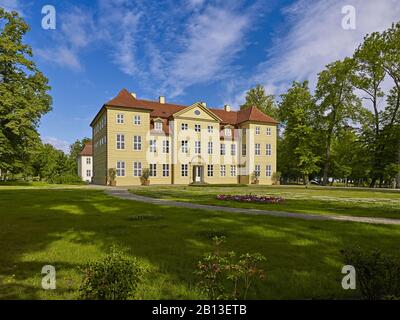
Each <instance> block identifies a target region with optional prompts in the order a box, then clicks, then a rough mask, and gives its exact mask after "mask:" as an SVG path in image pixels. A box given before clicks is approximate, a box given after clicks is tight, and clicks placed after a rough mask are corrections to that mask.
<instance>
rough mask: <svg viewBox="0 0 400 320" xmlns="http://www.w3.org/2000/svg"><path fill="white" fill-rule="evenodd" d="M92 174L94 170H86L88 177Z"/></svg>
mask: <svg viewBox="0 0 400 320" xmlns="http://www.w3.org/2000/svg"><path fill="white" fill-rule="evenodd" d="M91 176H92V170H90V169H87V170H86V177H91Z"/></svg>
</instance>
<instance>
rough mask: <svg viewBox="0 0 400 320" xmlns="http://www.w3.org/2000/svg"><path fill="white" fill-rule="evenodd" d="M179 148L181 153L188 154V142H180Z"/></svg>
mask: <svg viewBox="0 0 400 320" xmlns="http://www.w3.org/2000/svg"><path fill="white" fill-rule="evenodd" d="M181 148H182V153H188V151H189V150H188V142H187V140H182V141H181Z"/></svg>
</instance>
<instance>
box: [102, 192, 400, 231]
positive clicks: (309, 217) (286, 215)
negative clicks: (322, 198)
mask: <svg viewBox="0 0 400 320" xmlns="http://www.w3.org/2000/svg"><path fill="white" fill-rule="evenodd" d="M105 192H106V193H107V194H109V195H111V196H114V197H117V198H121V199H127V200H133V201H139V202H146V203H151V204H155V205H161V206H171V207H181V208H189V209H200V210H212V211H224V212H231V213H232V212H233V213H244V214H253V215H268V216H274V217H284V218H296V219H304V220H331V221H352V222H363V223H371V224H391V225H400V219H389V218H369V217H353V216H342V215H319V214H304V213H293V212H285V211H267V210H260V209H247V208H233V207H223V206H212V205H205V204H197V203H190V202H180V201H173V200H166V199H156V198H150V197H144V196H139V195H136V194H133V193H130V192H129V191H128V190H126V189H122V188H121V189H117V188H112V189H111V188H110V189H106V190H105Z"/></svg>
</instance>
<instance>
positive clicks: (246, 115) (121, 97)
mask: <svg viewBox="0 0 400 320" xmlns="http://www.w3.org/2000/svg"><path fill="white" fill-rule="evenodd" d="M105 106H114V107H125V108H138V109H147V110H150V111H151V113H150V116H151V117H160V118H164V119H168V118H169V117H171V116H172V115H173V114H174V113H176V112H178V111H181V110H182V109H185V108H187V107H188V106H183V105H178V104H171V103H159V102H157V101H149V100H142V99H136V98H134V97H133V96H132V95H131V94H130V93H129V92H128V90H126V89H123V90H121V91H120V93H119V94H118V95H117V96H116V97H115V98H114V99H112V100H110V101H108V102H107V103H106V104H105ZM209 110H210V111H211V112H212V113H214V114H215V115H216V116H218V117H219V118H221V119H222V122H223V124H231V125H237V124H240V123H242V122H245V121H256V122H265V123H273V124H277V123H278V122H277V121H276V120H275V119H273V118H271V117H269V116H267V115H266V114H264V113H262V112H261V111H260V110H258V109H257V108H256V107H250V108H247V109H244V110H239V111H225V110H223V109H209ZM163 129H164V128H163Z"/></svg>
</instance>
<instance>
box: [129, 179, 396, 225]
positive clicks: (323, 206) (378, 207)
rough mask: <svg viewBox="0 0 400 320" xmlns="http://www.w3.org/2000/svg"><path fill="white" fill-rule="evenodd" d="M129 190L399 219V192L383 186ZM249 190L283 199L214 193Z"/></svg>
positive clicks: (223, 203)
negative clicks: (251, 199) (273, 200)
mask: <svg viewBox="0 0 400 320" xmlns="http://www.w3.org/2000/svg"><path fill="white" fill-rule="evenodd" d="M131 192H133V193H136V194H139V195H144V196H150V197H156V198H162V199H170V200H177V201H188V202H195V203H200V204H211V205H219V206H232V207H240V208H257V209H264V210H274V211H288V212H295V213H313V214H336V215H349V216H364V217H380V218H394V219H400V192H396V191H392V192H389V191H387V190H355V189H345V188H337V189H335V188H323V187H311V188H310V187H309V188H307V189H306V188H305V187H303V186H240V187H219V186H216V187H213V186H207V187H193V186H150V187H132V188H131ZM249 193H252V194H257V195H272V196H282V197H284V198H285V203H281V204H264V203H242V202H230V201H222V200H217V199H216V196H217V195H218V194H249Z"/></svg>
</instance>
